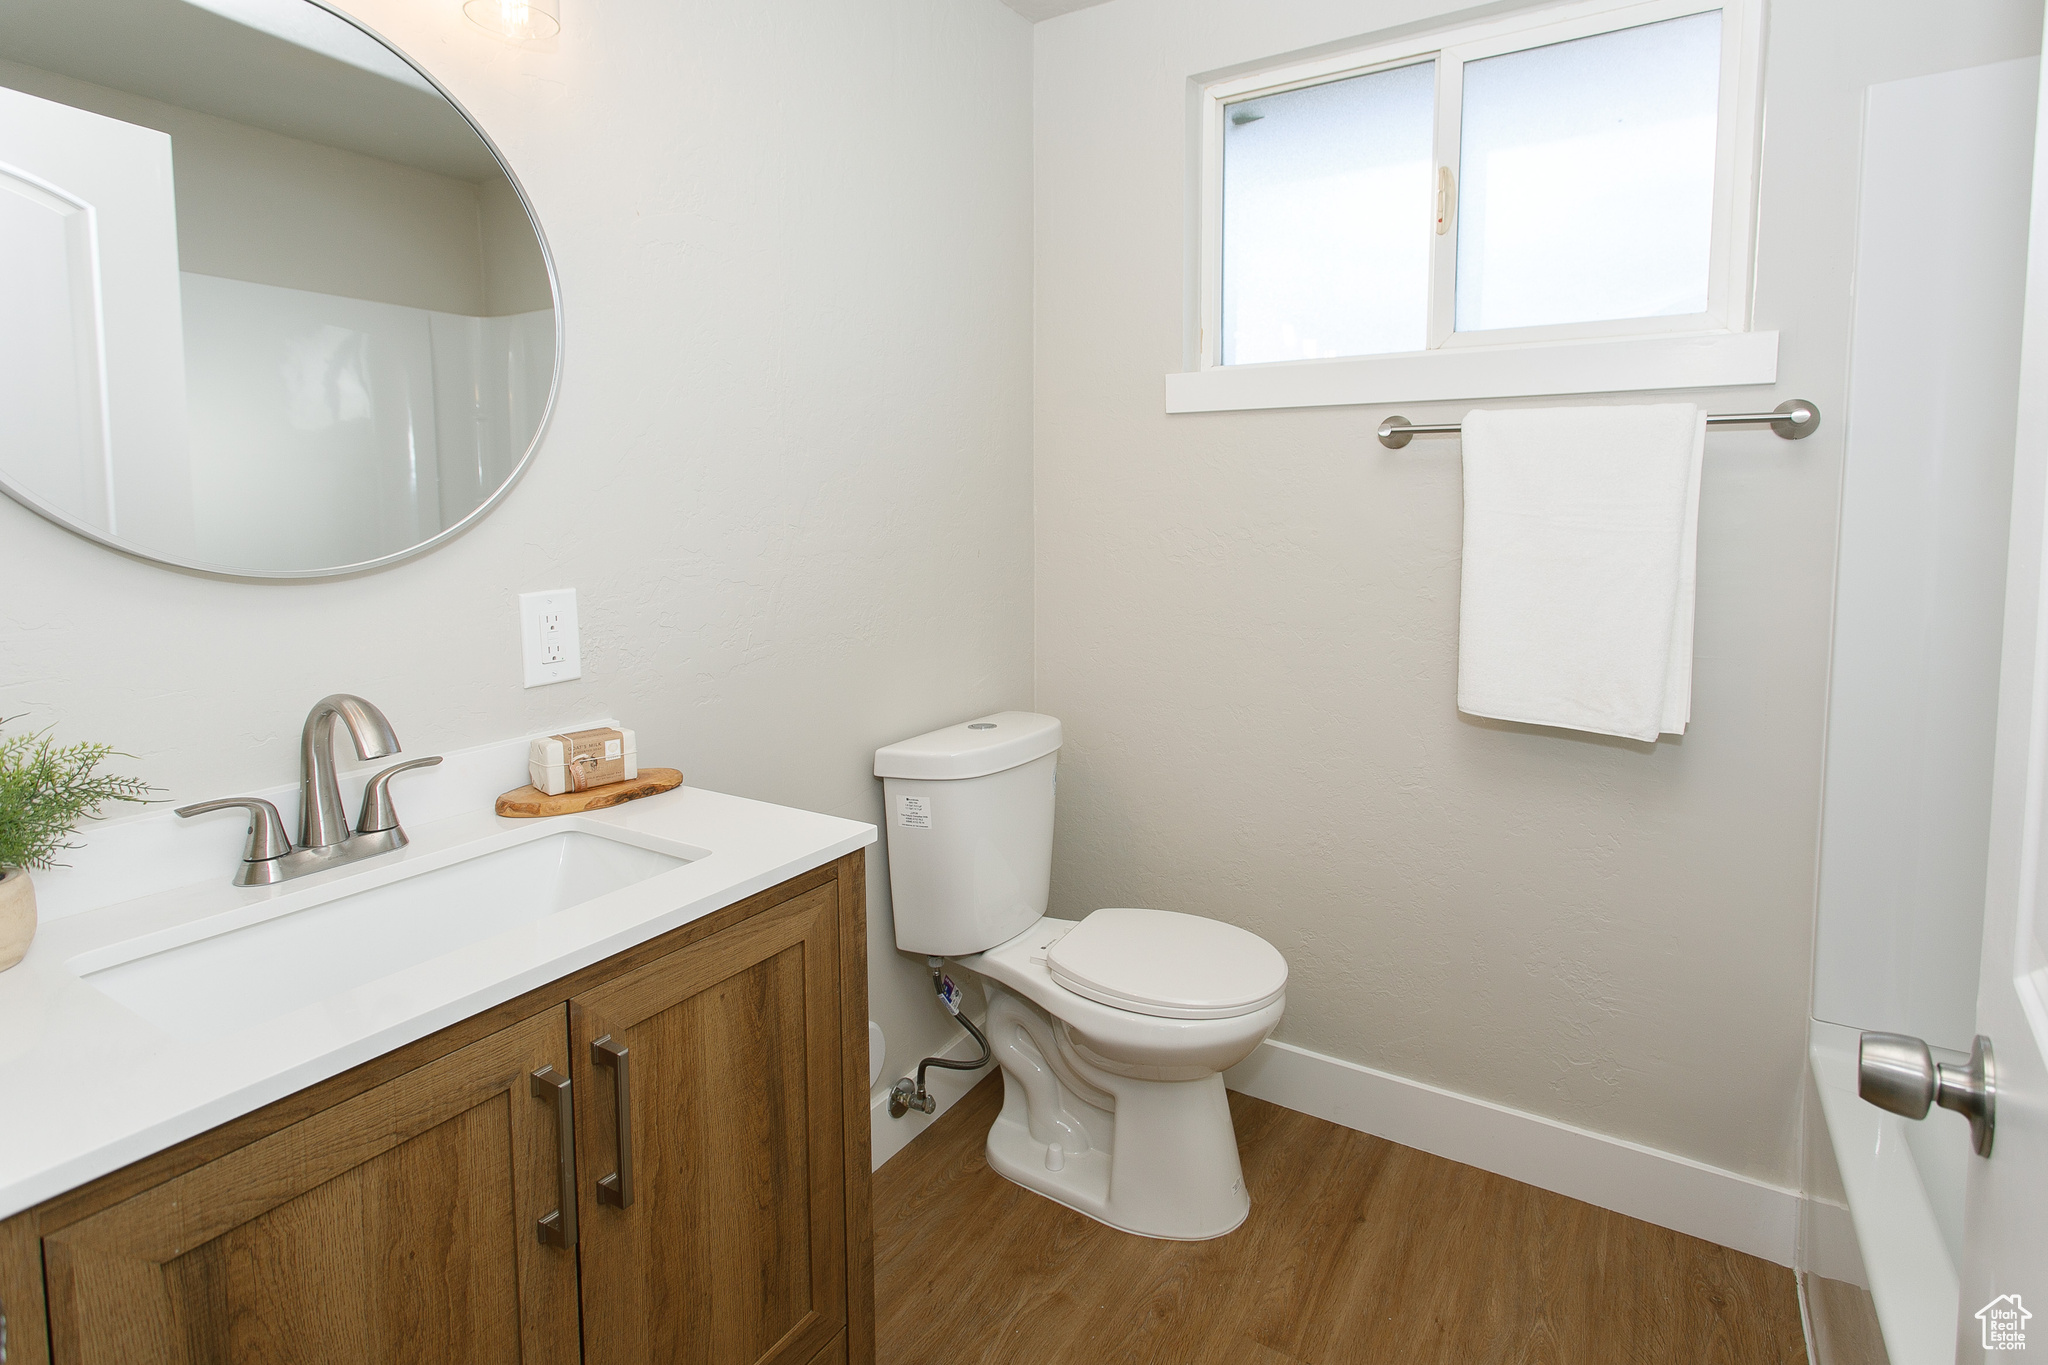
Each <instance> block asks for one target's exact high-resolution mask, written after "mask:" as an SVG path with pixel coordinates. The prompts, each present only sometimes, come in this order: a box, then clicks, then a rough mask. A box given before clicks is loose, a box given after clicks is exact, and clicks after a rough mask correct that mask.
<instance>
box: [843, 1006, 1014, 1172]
mask: <svg viewBox="0 0 2048 1365" xmlns="http://www.w3.org/2000/svg"><path fill="white" fill-rule="evenodd" d="M980 1050H981V1049H980V1048H979V1047H977V1046H976V1045H975V1042H974V1040H973V1039H972V1038H970V1037H968V1036H967V1035H966V1033H965V1032H963V1033H961V1035H960V1036H959V1037H958V1038H956V1039H954V1040H953V1043H952V1045H951V1046H949V1047H947V1048H946V1049H945V1050H944V1051H942V1052H940V1053H939V1054H938V1055H939V1056H941V1057H944V1058H946V1059H947V1060H949V1061H960V1062H964V1061H966V1060H967V1059H968V1058H969V1057H972V1056H974V1055H975V1054H976V1053H977V1052H979V1051H980ZM993 1065H995V1064H994V1063H993V1062H991V1063H989V1066H993ZM988 1072H989V1067H988V1066H984V1067H981V1068H979V1069H977V1070H974V1071H948V1070H946V1069H945V1068H943V1067H936V1066H935V1067H933V1068H931V1069H930V1070H929V1071H927V1072H925V1073H924V1084H925V1089H926V1090H928V1091H930V1092H931V1096H932V1098H933V1099H935V1100H937V1101H938V1102H939V1107H938V1108H937V1109H935V1110H933V1111H932V1112H931V1113H929V1114H920V1113H918V1112H917V1111H916V1110H915V1109H913V1110H911V1111H910V1112H909V1113H907V1114H905V1115H904V1116H903V1117H902V1118H900V1119H892V1118H890V1117H889V1092H888V1091H886V1090H884V1091H883V1092H882V1093H881V1094H879V1095H876V1096H874V1097H873V1098H871V1099H870V1100H869V1101H868V1135H869V1136H868V1140H869V1142H870V1144H871V1145H872V1148H873V1157H872V1159H871V1160H870V1162H869V1169H870V1170H876V1171H879V1170H881V1169H882V1163H883V1162H885V1161H887V1160H888V1159H889V1158H890V1157H892V1156H894V1155H896V1154H897V1153H898V1152H900V1151H902V1150H903V1149H904V1148H905V1147H908V1146H909V1145H910V1140H911V1139H912V1138H914V1137H916V1136H917V1135H918V1134H919V1133H922V1132H923V1131H924V1130H925V1129H927V1128H929V1127H931V1126H932V1125H933V1124H934V1123H937V1122H938V1121H939V1118H940V1116H941V1115H943V1114H944V1113H945V1112H946V1111H947V1110H948V1109H951V1108H952V1107H953V1106H954V1105H955V1104H957V1103H959V1102H960V1098H961V1097H962V1096H963V1095H965V1094H966V1093H967V1092H968V1091H970V1090H972V1089H973V1088H974V1087H975V1086H977V1085H979V1084H980V1083H981V1079H982V1077H984V1076H986V1075H988ZM910 1074H913V1075H914V1074H916V1072H915V1070H914V1069H913V1070H912V1072H911V1073H910ZM885 1079H887V1080H889V1081H890V1083H891V1084H894V1083H895V1078H894V1077H887V1078H885Z"/></svg>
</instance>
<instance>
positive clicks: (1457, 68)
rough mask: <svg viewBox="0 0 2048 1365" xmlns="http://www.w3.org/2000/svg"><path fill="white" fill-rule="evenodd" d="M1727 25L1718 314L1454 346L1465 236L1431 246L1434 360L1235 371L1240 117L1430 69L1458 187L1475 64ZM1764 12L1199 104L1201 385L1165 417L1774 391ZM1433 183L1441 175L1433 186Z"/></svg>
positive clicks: (1741, 8) (1510, 25) (1272, 76)
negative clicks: (1229, 178) (1227, 140)
mask: <svg viewBox="0 0 2048 1365" xmlns="http://www.w3.org/2000/svg"><path fill="white" fill-rule="evenodd" d="M1714 10H1719V11H1720V12H1721V16H1722V17H1721V86H1720V89H1721V101H1720V110H1719V133H1718V136H1717V138H1716V141H1715V171H1714V208H1713V213H1714V221H1713V235H1712V244H1711V255H1710V260H1709V265H1708V275H1707V279H1708V286H1707V288H1708V298H1707V308H1706V311H1704V312H1701V313H1692V314H1685V315H1681V316H1675V317H1659V318H1624V319H1616V320H1612V321H1597V322H1574V323H1564V324H1559V325H1553V326H1543V327H1518V328H1508V329H1499V330H1492V331H1484V332H1464V333H1460V332H1458V331H1456V329H1455V327H1454V325H1453V324H1454V321H1455V310H1456V306H1457V301H1456V284H1457V241H1458V224H1457V219H1456V207H1455V205H1454V207H1453V213H1452V221H1451V223H1450V226H1449V229H1448V230H1447V231H1446V232H1445V233H1443V234H1441V235H1432V238H1431V260H1430V288H1429V327H1428V341H1427V347H1426V349H1424V350H1420V351H1404V352H1395V353H1390V354H1384V355H1371V356H1346V357H1342V358H1337V359H1323V360H1280V361H1267V362H1262V363H1256V364H1238V365H1224V364H1223V363H1222V349H1223V326H1222V321H1223V318H1222V308H1223V250H1222V246H1223V135H1224V119H1225V118H1226V117H1227V115H1228V112H1229V109H1230V106H1232V105H1234V104H1239V103H1242V102H1244V101H1246V100H1250V99H1256V98H1259V97H1261V96H1266V95H1273V94H1277V93H1279V92H1280V91H1283V90H1292V89H1298V88H1300V87H1302V86H1309V85H1321V84H1324V83H1326V82H1329V81H1334V80H1342V79H1345V78H1347V77H1350V76H1359V75H1365V74H1367V73H1369V72H1373V71H1385V70H1390V69H1393V68H1397V67H1402V66H1411V65H1415V64H1417V63H1420V62H1425V61H1434V62H1435V63H1436V64H1437V71H1436V90H1437V106H1436V127H1435V133H1434V154H1435V158H1436V160H1435V163H1434V165H1435V166H1436V167H1441V166H1449V167H1450V168H1451V170H1452V173H1453V175H1454V176H1457V177H1458V181H1457V182H1454V183H1456V184H1457V189H1458V190H1459V191H1460V192H1462V188H1463V186H1462V175H1461V167H1460V165H1459V151H1460V127H1459V124H1460V119H1461V116H1462V113H1463V104H1464V102H1463V92H1464V65H1465V63H1467V62H1472V61H1479V60H1482V59H1484V58H1487V57H1494V56H1499V55H1501V54H1503V53H1509V52H1520V51H1524V50H1526V49H1529V48H1535V47H1544V46H1548V45H1550V44H1552V43H1561V42H1569V41H1571V40H1572V39H1575V38H1586V37H1591V36H1594V35H1596V34H1601V33H1611V32H1614V31H1616V30H1619V29H1626V28H1635V27H1638V26H1640V25H1643V24H1654V23H1659V22H1661V21H1663V20H1667V19H1680V18H1684V17H1686V16H1688V15H1693V14H1704V13H1708V12H1710V11H1714ZM1762 46H1763V44H1762V3H1761V0H1583V2H1582V3H1578V4H1572V5H1564V6H1555V7H1549V8H1545V9H1543V10H1540V11H1537V12H1535V13H1530V14H1522V15H1517V16H1513V17H1511V18H1506V19H1501V20H1496V21H1493V22H1490V23H1485V24H1476V25H1472V26H1469V27H1464V28H1459V29H1453V30H1447V31H1440V32H1438V33H1436V34H1433V35H1419V36H1416V37H1412V38H1409V39H1405V40H1403V41H1401V42H1397V43H1383V44H1375V45H1373V46H1370V47H1364V48H1356V49H1352V50H1349V51H1346V52H1340V53H1336V54H1333V55H1329V56H1325V57H1319V58H1315V59H1312V60H1309V61H1304V62H1293V63H1288V64H1286V65H1282V66H1274V67H1268V68H1266V69H1265V70H1262V71H1258V72H1254V73H1252V74H1249V75H1242V76H1235V77H1231V78H1228V79H1224V80H1218V81H1214V82H1211V83H1209V84H1207V85H1204V86H1203V87H1202V89H1201V92H1200V95H1201V98H1200V114H1199V117H1200V139H1201V149H1200V150H1201V157H1200V166H1201V170H1200V176H1201V183H1200V195H1201V202H1200V212H1201V232H1200V252H1199V260H1198V262H1197V267H1196V268H1197V270H1198V273H1199V279H1198V280H1197V281H1196V282H1195V288H1194V293H1195V301H1196V304H1197V307H1196V310H1195V313H1196V316H1195V318H1194V319H1193V321H1194V322H1195V327H1194V328H1193V331H1194V336H1193V337H1192V338H1191V339H1190V340H1191V342H1192V345H1191V347H1190V350H1191V352H1192V354H1191V356H1190V357H1189V358H1190V360H1191V361H1192V362H1193V366H1192V368H1191V369H1190V370H1188V371H1187V372H1185V373H1181V374H1170V375H1168V376H1167V377H1166V390H1167V392H1166V397H1167V403H1166V408H1167V411H1168V412H1211V411H1220V410H1232V409H1245V408H1273V407H1316V406H1327V405H1335V404H1374V403H1389V402H1429V401H1440V400H1449V399H1478V398H1500V397H1513V396H1522V395H1535V394H1560V393H1612V392H1624V391H1630V390H1645V389H1682V388H1701V387H1721V386H1731V385H1744V384H1770V383H1775V382H1776V380H1777V361H1778V334H1777V333H1776V332H1754V331H1751V330H1750V299H1751V292H1752V288H1751V286H1752V273H1753V261H1754V250H1755V239H1756V232H1755V223H1756V180H1757V161H1758V157H1757V148H1758V141H1759V136H1758V135H1759V131H1760V126H1761V119H1760V117H1759V109H1760V105H1761V99H1760V94H1761V81H1760V69H1759V68H1760V66H1761V53H1762ZM1435 184H1436V173H1435V170H1434V167H1433V168H1432V174H1431V185H1432V187H1434V185H1435Z"/></svg>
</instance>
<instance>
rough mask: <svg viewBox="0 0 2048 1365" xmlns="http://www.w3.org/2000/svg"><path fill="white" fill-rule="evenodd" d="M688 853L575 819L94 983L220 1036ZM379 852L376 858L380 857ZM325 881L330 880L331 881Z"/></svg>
mask: <svg viewBox="0 0 2048 1365" xmlns="http://www.w3.org/2000/svg"><path fill="white" fill-rule="evenodd" d="M688 861H689V859H688V858H685V857H679V856H676V855H673V854H669V853H662V852H659V851H657V850H655V849H651V848H642V847H640V846H639V845H637V844H631V843H626V842H623V841H621V840H618V839H613V838H608V837H606V836H604V835H600V834H593V833H589V832H587V831H582V830H565V831H563V832H560V833H556V834H548V835H544V836H542V837H540V838H536V839H531V840H528V841H527V842H524V843H519V844H515V845H513V846H512V847H510V848H500V849H497V850H495V851H493V852H489V853H483V854H479V855H477V856H475V857H472V858H468V859H465V860H464V861H461V862H457V863H454V864H451V865H448V866H442V867H437V868H435V869H433V870H431V871H423V872H419V873H416V874H413V875H411V876H402V877H400V878H399V879H397V880H395V881H388V882H385V883H384V884H382V885H379V886H375V887H372V888H369V889H366V890H361V891H349V890H348V889H347V888H348V884H349V879H342V880H341V881H339V882H337V883H335V884H333V887H332V889H333V890H334V891H336V892H337V893H338V894H335V895H333V896H332V897H331V898H329V899H325V900H317V901H316V902H315V903H312V904H309V905H306V906H304V907H303V908H296V909H292V910H289V911H287V912H285V913H282V914H278V915H275V916H273V917H271V918H267V919H262V920H260V921H258V922H257V923H253V924H243V925H241V926H240V927H234V928H224V929H223V930H222V931H221V932H218V933H215V934H213V935H211V936H209V937H204V938H200V939H197V940H196V941H193V942H188V943H183V944H180V945H178V946H177V947H173V948H167V949H164V950H162V951H158V952H150V953H148V954H147V955H146V956H134V957H131V958H129V959H127V960H123V961H116V962H113V963H110V964H107V965H102V964H103V963H106V962H107V957H108V956H109V954H108V953H93V954H90V955H89V957H88V959H86V960H84V961H80V962H77V963H74V964H73V965H74V968H75V969H80V975H81V976H82V977H83V978H84V980H85V981H86V982H87V983H88V984H89V985H91V986H94V987H96V988H97V989H98V990H100V991H101V992H103V993H104V994H106V995H107V996H109V997H110V998H112V999H113V1000H115V1001H117V1002H118V1003H120V1004H121V1005H123V1006H125V1007H126V1008H128V1009H130V1010H133V1011H134V1012H135V1013H136V1014H139V1015H141V1016H142V1017H143V1018H145V1019H147V1020H149V1021H150V1022H151V1023H153V1024H156V1025H157V1026H159V1027H161V1028H163V1029H166V1030H168V1031H170V1032H172V1033H176V1034H179V1035H182V1036H184V1037H187V1038H195V1039H203V1038H217V1037H220V1036H222V1035H225V1034H229V1033H235V1032H239V1031H241V1030H243V1029H247V1028H250V1027H252V1026H254V1025H257V1024H261V1023H263V1022H264V1021H266V1020H269V1019H275V1018H277V1017H278V1016H279V1015H283V1014H288V1013H290V1012H291V1011H293V1010H296V1009H301V1008H303V1007H305V1006H307V1005H310V1004H314V1003H317V1002H319V1001H321V1000H325V999H327V998H329V997H331V996H335V995H339V994H341V993H342V992H344V991H348V990H353V989H355V988H356V987H358V986H363V985H367V984H369V983H370V982H373V981H377V980H379V979H381V978H383V977H387V976H390V975H392V974H393V973H396V972H401V971H404V970H405V969H406V968H408V967H414V966H417V965H419V964H420V963H422V962H426V961H428V960H430V959H432V958H436V957H439V956H441V955H442V954H443V953H447V952H452V951H454V950H456V949H458V948H461V947H464V946H465V945H467V944H471V943H475V942H477V941H479V940H481V939H486V938H490V937H491V936H493V935H495V934H500V933H503V932H504V931H505V930H507V929H511V928H515V927H517V926H519V925H523V924H530V923H532V922H534V921H535V920H538V919H542V918H544V917H545V916H548V915H552V914H554V913H556V912H557V911H561V910H567V909H569V908H571V907H572V906H577V905H581V904H583V903H584V902H586V901H591V900H595V899H596V898H597V897H599V896H603V895H607V894H609V893H611V892H613V891H619V890H622V889H624V888H626V887H628V886H632V885H633V884H635V883H636V882H642V881H645V880H647V879H648V878H649V877H655V876H659V875H660V874H662V873H664V872H668V871H671V870H672V869H675V868H678V867H681V866H683V865H684V863H686V862H688ZM369 866H371V865H369V864H365V867H366V868H368V867H369ZM322 889H323V890H325V889H328V888H322Z"/></svg>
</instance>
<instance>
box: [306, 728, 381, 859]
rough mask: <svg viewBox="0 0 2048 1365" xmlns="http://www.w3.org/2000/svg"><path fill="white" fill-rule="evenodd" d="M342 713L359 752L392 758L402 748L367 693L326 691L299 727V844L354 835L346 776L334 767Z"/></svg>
mask: <svg viewBox="0 0 2048 1365" xmlns="http://www.w3.org/2000/svg"><path fill="white" fill-rule="evenodd" d="M337 716H338V717H340V718H341V720H342V722H343V723H344V724H346V725H347V726H348V737H349V738H350V739H352V740H354V741H355V745H356V757H357V758H362V759H371V758H387V757H389V756H390V755H392V754H395V753H397V752H398V748H399V745H398V736H397V735H395V734H393V733H391V722H390V721H388V720H386V719H384V713H383V712H382V711H379V710H378V709H377V708H376V707H374V706H372V705H370V703H368V702H366V701H364V700H363V699H362V698H361V697H352V696H350V695H349V694H348V693H346V692H336V693H335V694H334V695H333V696H331V697H322V698H321V699H320V700H319V701H317V702H315V703H314V704H313V709H312V710H311V711H310V712H308V713H307V715H306V728H305V729H303V730H301V731H300V732H299V847H300V848H329V847H332V846H333V845H335V844H340V843H346V842H347V841H348V816H347V815H346V814H345V813H344V812H343V809H342V805H341V779H340V778H339V777H337V776H336V775H335V772H334V721H335V718H336V717H337Z"/></svg>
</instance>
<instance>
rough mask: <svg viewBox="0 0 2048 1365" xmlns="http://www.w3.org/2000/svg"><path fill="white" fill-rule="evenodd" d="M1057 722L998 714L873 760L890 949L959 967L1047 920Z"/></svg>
mask: <svg viewBox="0 0 2048 1365" xmlns="http://www.w3.org/2000/svg"><path fill="white" fill-rule="evenodd" d="M1059 747H1060V723H1059V722H1058V721H1057V720H1054V719H1053V718H1052V717H1051V716H1039V715H1033V714H1032V713H1031V712H1029V711H999V712H997V713H996V714H995V715H993V716H982V717H980V718H978V719H976V720H970V721H962V722H961V723H960V724H958V725H949V726H947V727H946V728H945V729H943V730H934V731H932V732H931V733H930V734H925V735H919V736H917V738H915V739H906V740H903V741H901V742H899V743H896V744H891V745H889V746H887V747H886V748H882V749H877V750H876V751H875V776H876V777H879V778H881V779H882V801H883V817H882V823H883V827H884V829H885V830H886V831H887V833H886V838H887V840H888V847H889V897H890V900H891V901H892V902H893V904H894V907H895V918H896V946H897V947H898V948H901V949H903V950H904V951H905V952H911V953H924V954H926V955H927V956H936V957H958V956H962V955H964V954H967V953H978V952H980V951H981V950H982V949H984V948H993V947H995V946H996V945H997V944H998V943H1003V942H1006V941H1007V940H1009V939H1013V938H1015V937H1016V936H1017V935H1019V934H1021V933H1023V932H1024V931H1025V930H1026V929H1028V928H1030V927H1031V925H1032V924H1033V923H1034V922H1035V921H1037V920H1038V919H1039V918H1040V917H1042V916H1043V915H1044V914H1045V897H1046V891H1047V889H1048V887H1049V885H1050V883H1051V880H1052V806H1053V791H1054V788H1055V786H1056V785H1057V779H1056V777H1055V773H1056V771H1057V766H1056V765H1057V764H1058V762H1059Z"/></svg>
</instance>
